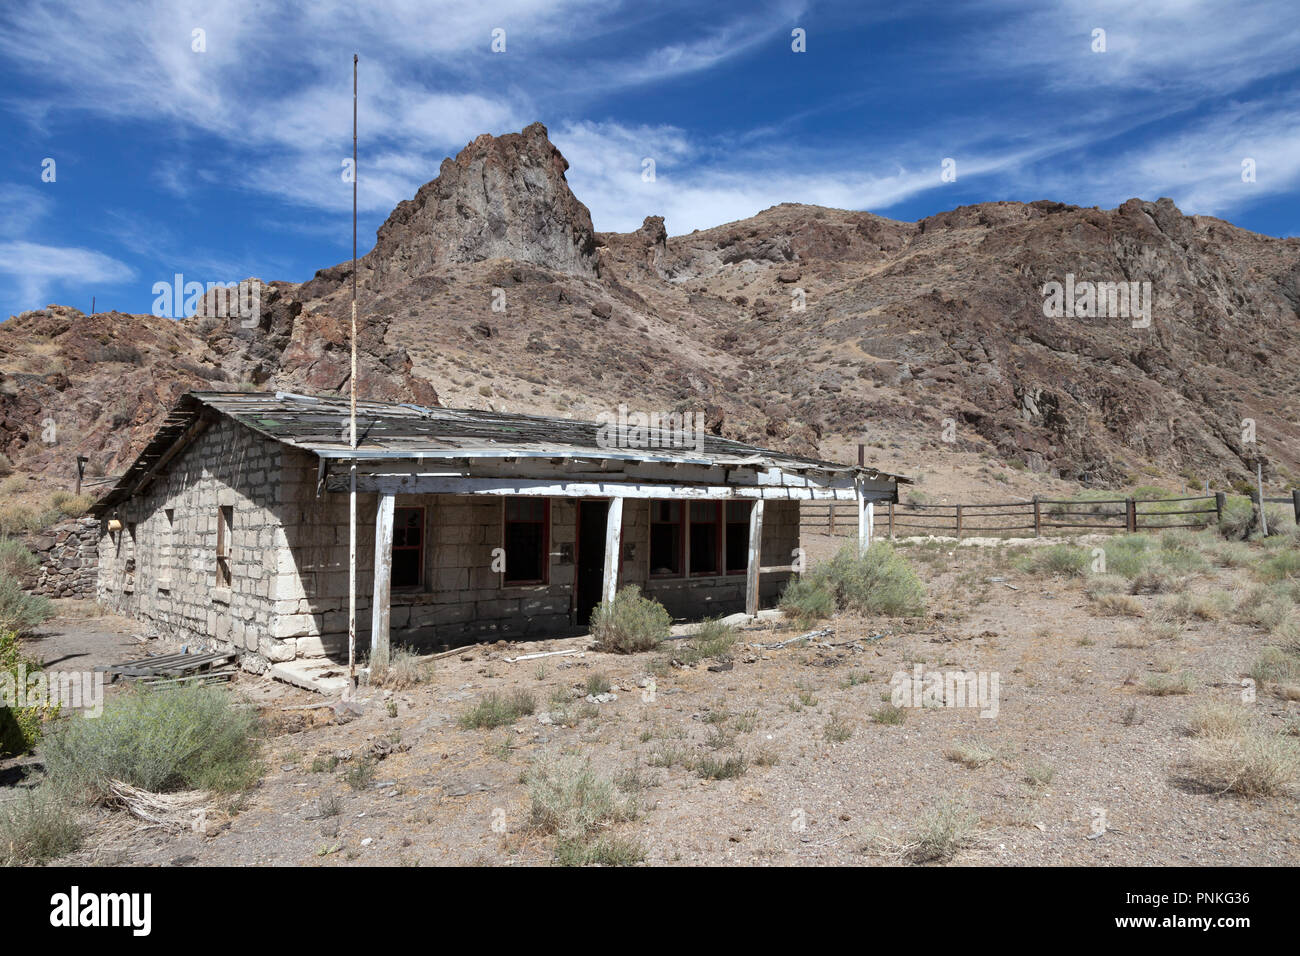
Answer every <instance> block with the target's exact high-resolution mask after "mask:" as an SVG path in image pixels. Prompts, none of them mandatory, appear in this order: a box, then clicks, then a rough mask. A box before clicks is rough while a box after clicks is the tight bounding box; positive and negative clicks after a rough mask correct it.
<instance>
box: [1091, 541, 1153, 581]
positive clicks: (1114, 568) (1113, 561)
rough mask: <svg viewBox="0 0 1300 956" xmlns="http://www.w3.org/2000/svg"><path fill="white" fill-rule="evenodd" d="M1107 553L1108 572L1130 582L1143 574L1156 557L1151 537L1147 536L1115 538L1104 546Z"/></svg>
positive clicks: (1103, 548)
mask: <svg viewBox="0 0 1300 956" xmlns="http://www.w3.org/2000/svg"><path fill="white" fill-rule="evenodd" d="M1102 550H1104V551H1105V553H1106V571H1107V573H1109V574H1118V575H1120V576H1122V577H1125V578H1128V579H1129V580H1130V581H1131V580H1133V578H1135V577H1137V576H1138V575H1139V574H1141V573H1142V572H1143V571H1144V570H1145V569H1146V568H1147V567H1148V566H1149V565H1150V564H1151V562H1152V561H1153V560H1155V558H1156V555H1155V554H1154V553H1153V551H1152V548H1151V537H1150V535H1145V534H1128V535H1124V536H1123V537H1119V538H1113V539H1111V540H1110V541H1107V542H1106V543H1105V545H1103V546H1102Z"/></svg>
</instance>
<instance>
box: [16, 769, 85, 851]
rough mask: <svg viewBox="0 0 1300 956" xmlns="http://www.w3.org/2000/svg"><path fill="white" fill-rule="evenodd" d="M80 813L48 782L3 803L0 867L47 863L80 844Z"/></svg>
mask: <svg viewBox="0 0 1300 956" xmlns="http://www.w3.org/2000/svg"><path fill="white" fill-rule="evenodd" d="M81 837H82V827H81V824H80V822H79V821H78V819H77V812H76V808H75V806H73V805H72V804H71V803H70V802H69V801H68V800H67V799H66V797H65V796H64V795H63V794H60V793H58V792H57V791H56V789H55V788H54V787H51V786H49V785H45V786H40V787H37V788H35V789H34V790H24V791H21V792H20V793H19V794H18V795H17V796H16V797H14V798H11V799H8V800H6V801H5V802H3V803H0V866H18V865H20V864H30V863H44V862H46V861H47V860H53V859H55V858H56V857H60V856H63V855H64V854H65V853H71V852H72V851H73V850H75V849H76V848H77V847H78V846H79V845H80V844H81Z"/></svg>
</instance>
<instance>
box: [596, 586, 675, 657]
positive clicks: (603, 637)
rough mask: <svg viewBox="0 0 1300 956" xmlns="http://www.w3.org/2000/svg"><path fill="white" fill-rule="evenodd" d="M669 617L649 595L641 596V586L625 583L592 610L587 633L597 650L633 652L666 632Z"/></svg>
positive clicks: (647, 647) (654, 644)
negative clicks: (609, 597) (588, 632)
mask: <svg viewBox="0 0 1300 956" xmlns="http://www.w3.org/2000/svg"><path fill="white" fill-rule="evenodd" d="M671 625H672V617H671V616H670V615H669V614H668V611H667V609H666V608H665V607H664V606H663V605H662V604H660V603H659V602H658V601H656V600H654V599H653V598H648V597H644V596H643V595H642V594H641V589H640V588H638V587H637V586H636V585H635V584H629V585H628V586H627V587H625V588H623V589H622V590H620V591H619V592H618V593H617V594H615V595H614V600H613V602H609V601H605V602H602V603H601V604H600V606H599V607H597V608H596V610H595V611H593V612H592V615H591V633H592V636H593V637H595V638H596V643H597V644H598V645H599V646H600V648H601V650H605V651H613V652H615V653H618V654H635V653H636V652H637V651H649V650H653V649H654V648H656V647H658V646H659V642H660V641H662V640H663V639H664V638H666V637H667V636H668V629H669V627H670V626H671Z"/></svg>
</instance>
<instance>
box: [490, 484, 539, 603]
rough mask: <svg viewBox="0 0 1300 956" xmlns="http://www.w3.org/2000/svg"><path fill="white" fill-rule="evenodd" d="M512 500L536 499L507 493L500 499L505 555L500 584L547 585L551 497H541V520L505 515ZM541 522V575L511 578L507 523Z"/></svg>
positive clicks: (502, 541) (512, 586) (510, 586)
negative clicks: (512, 517)
mask: <svg viewBox="0 0 1300 956" xmlns="http://www.w3.org/2000/svg"><path fill="white" fill-rule="evenodd" d="M512 500H521V501H528V502H532V501H536V500H537V498H536V497H535V496H533V495H509V496H506V497H504V498H502V499H501V550H502V552H503V553H504V554H505V556H506V566H505V570H504V571H502V572H501V586H502V587H503V588H519V587H531V586H536V585H548V584H550V583H551V499H550V498H542V499H541V500H542V517H541V521H540V522H538V521H520V520H518V519H510V518H507V517H506V510H507V506H508V504H509V503H510V502H511V501H512ZM539 523H540V524H541V526H542V542H541V547H542V553H541V561H540V562H539V566H540V567H541V571H542V576H541V578H539V579H536V580H534V579H531V578H529V579H516V578H511V577H510V576H509V575H510V566H511V564H512V563H513V562H511V560H510V554H509V551H508V549H507V547H506V543H507V540H508V536H509V535H508V532H509V525H512V524H539Z"/></svg>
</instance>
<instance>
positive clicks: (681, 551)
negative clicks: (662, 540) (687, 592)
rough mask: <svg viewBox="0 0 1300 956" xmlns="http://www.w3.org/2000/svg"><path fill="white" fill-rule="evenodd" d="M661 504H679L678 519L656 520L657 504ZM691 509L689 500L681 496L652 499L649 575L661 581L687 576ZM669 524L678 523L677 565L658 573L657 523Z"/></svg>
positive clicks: (647, 551) (648, 553) (669, 525)
mask: <svg viewBox="0 0 1300 956" xmlns="http://www.w3.org/2000/svg"><path fill="white" fill-rule="evenodd" d="M660 504H675V505H677V506H678V507H677V520H676V521H675V522H673V521H656V520H655V506H656V505H660ZM689 510H690V509H689V508H688V507H687V502H686V501H683V500H682V499H679V498H653V499H651V501H650V540H649V542H648V544H647V547H646V563H647V564H648V565H649V575H650V577H652V578H655V579H657V580H660V581H670V580H673V579H674V578H684V577H686V521H687V513H688V511H689ZM657 524H658V525H667V526H668V527H672V526H673V525H674V524H676V525H677V567H676V568H675V569H674V570H672V571H668V572H663V573H659V574H656V573H655V570H654V529H655V525H657Z"/></svg>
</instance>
